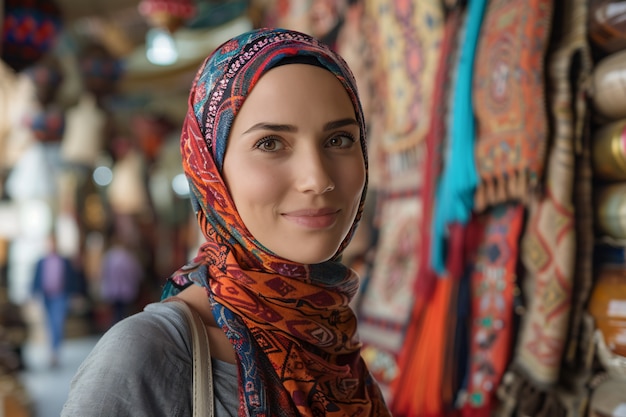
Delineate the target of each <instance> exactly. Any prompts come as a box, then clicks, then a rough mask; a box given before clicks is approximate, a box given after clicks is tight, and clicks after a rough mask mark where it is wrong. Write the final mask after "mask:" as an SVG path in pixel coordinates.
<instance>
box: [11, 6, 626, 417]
mask: <svg viewBox="0 0 626 417" xmlns="http://www.w3.org/2000/svg"><path fill="white" fill-rule="evenodd" d="M261 26H282V27H288V28H292V29H297V30H300V31H302V32H306V33H310V34H312V35H314V36H316V37H318V38H319V39H321V40H322V41H323V42H325V43H327V44H328V45H329V46H330V47H331V48H334V49H335V50H336V51H338V52H339V53H340V54H341V55H342V56H343V57H344V58H345V59H346V61H347V62H348V64H349V65H350V67H351V68H352V70H353V72H354V74H355V78H356V80H357V84H358V87H359V90H360V95H361V99H362V104H363V109H364V113H365V116H366V121H367V125H368V145H369V148H368V152H369V163H370V165H369V174H370V177H369V190H368V197H367V201H366V210H365V214H364V217H363V219H362V221H361V225H360V227H359V229H358V233H357V235H356V236H355V238H354V239H353V241H352V242H351V244H350V246H349V247H348V248H347V250H346V252H345V255H344V258H343V261H344V262H345V263H347V264H348V265H349V266H351V267H352V268H354V269H355V270H356V271H357V272H358V273H359V274H360V276H361V278H362V279H361V288H360V291H359V293H358V294H357V297H356V298H355V299H354V300H353V307H354V309H355V312H356V313H357V316H358V319H359V331H360V338H361V341H362V342H363V349H362V355H363V357H364V359H365V361H366V362H367V364H368V367H369V368H370V370H371V371H372V373H373V375H374V376H375V377H376V379H377V380H378V381H379V383H380V386H381V388H382V390H383V393H384V395H385V396H386V399H387V400H388V403H389V404H390V407H391V408H392V411H393V414H394V416H396V417H421V416H424V417H434V416H441V417H461V416H462V417H482V416H484V417H491V416H514V415H525V416H568V417H570V416H571V417H579V416H583V415H589V416H599V415H602V416H618V415H620V416H623V415H624V414H623V410H624V408H625V407H626V198H624V196H625V195H626V146H625V145H624V143H625V141H624V138H625V137H626V134H625V132H626V94H624V87H623V86H624V85H626V1H623V0H622V1H620V0H506V1H504V0H471V1H465V0H0V30H1V32H0V33H1V34H2V39H1V41H2V43H1V44H0V417H5V416H10V417H26V416H28V417H48V416H53V415H59V412H60V410H61V407H62V404H63V402H64V401H65V398H66V395H67V391H68V388H69V381H70V378H71V377H72V375H73V374H74V373H75V372H76V369H77V367H78V365H79V364H80V362H81V361H82V360H83V358H84V357H85V355H87V353H88V352H89V351H90V349H91V348H92V347H93V345H94V344H95V343H96V341H97V340H98V338H99V336H100V335H101V334H102V333H103V332H105V331H106V330H107V329H108V328H109V327H110V326H112V325H113V324H114V323H115V322H116V321H118V320H120V319H121V318H123V317H126V316H128V315H130V314H133V313H135V312H137V311H140V310H141V309H142V308H143V307H144V306H145V305H146V304H147V303H150V302H153V301H157V300H158V299H159V295H160V292H161V287H162V286H163V284H164V283H165V279H166V278H167V277H168V276H169V275H170V274H171V273H172V272H173V271H175V270H176V269H177V268H178V267H180V266H181V265H183V264H184V263H185V262H186V261H187V260H188V259H189V258H190V257H191V256H193V255H194V254H195V251H196V248H197V247H198V245H199V244H200V240H201V235H200V233H199V231H198V228H197V226H196V222H195V219H194V218H193V216H191V214H192V213H191V208H190V204H189V199H188V189H187V183H186V180H185V178H184V177H183V175H182V169H181V167H180V165H181V161H180V154H179V150H178V140H179V133H180V129H181V125H182V121H183V117H184V115H185V113H186V111H187V95H188V92H189V89H190V85H191V82H192V79H193V76H194V74H195V72H196V70H197V68H198V66H199V65H200V64H201V62H202V60H203V59H204V58H205V57H206V56H207V55H208V54H209V53H210V52H211V51H212V50H213V49H214V48H215V47H216V46H218V45H219V44H221V43H222V42H223V41H225V40H226V39H229V38H230V37H232V36H234V35H237V34H239V33H241V32H244V31H247V30H248V29H251V28H255V27H261ZM120 277H122V278H123V279H122V280H119V278H120ZM116 278H118V279H116ZM620 410H621V411H620ZM620 413H621V414H620Z"/></svg>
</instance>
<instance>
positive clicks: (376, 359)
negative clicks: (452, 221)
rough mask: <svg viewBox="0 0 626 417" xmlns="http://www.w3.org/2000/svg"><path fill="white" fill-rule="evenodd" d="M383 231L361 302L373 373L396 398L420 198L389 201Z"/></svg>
mask: <svg viewBox="0 0 626 417" xmlns="http://www.w3.org/2000/svg"><path fill="white" fill-rule="evenodd" d="M381 204H382V207H381V208H380V209H379V216H380V218H381V219H384V221H383V222H382V223H381V224H380V225H379V226H378V227H377V229H378V234H379V238H378V241H377V244H376V253H375V257H374V260H373V267H372V270H371V272H370V273H369V275H368V276H367V277H366V279H367V286H366V289H365V292H364V293H363V294H362V295H361V299H360V301H359V305H360V307H359V310H358V317H359V334H360V336H361V341H362V342H363V349H362V351H361V354H362V355H363V358H364V359H365V361H366V363H367V364H368V367H369V369H370V372H372V374H373V375H374V376H375V378H376V379H377V380H378V382H379V384H380V385H381V389H382V390H383V393H385V396H386V398H388V399H389V398H390V393H389V385H390V384H391V382H392V381H393V380H394V379H395V378H396V377H397V376H398V374H399V372H400V369H399V368H398V354H399V352H400V349H401V348H402V346H403V342H404V329H405V327H406V325H407V323H408V322H409V317H410V316H411V306H412V305H413V304H412V303H413V299H414V297H415V295H414V290H413V288H414V286H415V278H416V277H417V269H418V266H419V259H418V258H417V257H416V256H415V254H416V253H418V249H419V244H420V242H422V236H421V230H420V229H419V228H418V227H416V225H417V224H419V222H420V220H421V217H422V213H421V206H420V198H419V196H418V195H417V194H414V195H407V196H400V197H396V198H389V197H387V198H384V200H383V202H382V203H381Z"/></svg>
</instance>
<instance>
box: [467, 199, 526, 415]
mask: <svg viewBox="0 0 626 417" xmlns="http://www.w3.org/2000/svg"><path fill="white" fill-rule="evenodd" d="M524 214H525V212H524V208H523V206H521V205H520V204H514V203H509V204H505V205H498V206H495V207H493V208H491V209H489V210H488V211H487V212H485V214H484V215H481V216H479V217H478V218H476V220H475V221H477V222H479V223H483V227H484V236H483V238H482V239H481V243H480V245H479V247H478V250H477V255H476V259H475V261H474V265H473V266H472V270H471V274H470V284H471V306H472V307H471V325H470V348H469V350H470V351H469V358H468V364H469V370H468V374H467V386H466V388H465V391H466V394H465V398H466V399H465V403H464V404H463V407H462V416H464V417H469V416H472V417H482V416H484V417H488V416H491V415H492V414H493V412H494V411H495V409H496V406H497V399H496V389H497V388H498V386H499V385H500V382H501V379H502V377H503V375H504V373H505V371H506V367H507V365H508V363H509V360H510V351H511V340H512V337H513V334H514V332H515V331H516V330H517V329H516V328H515V326H514V321H513V305H514V298H515V293H516V291H517V286H518V280H517V269H518V260H519V251H520V247H519V237H520V234H521V232H522V225H523V222H524Z"/></svg>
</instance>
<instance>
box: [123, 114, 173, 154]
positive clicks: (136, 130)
mask: <svg viewBox="0 0 626 417" xmlns="http://www.w3.org/2000/svg"><path fill="white" fill-rule="evenodd" d="M131 128H132V131H133V134H134V136H135V137H136V138H137V141H138V143H139V148H140V149H141V151H142V152H143V154H144V156H145V157H146V159H147V161H148V163H152V162H154V160H155V159H156V158H157V157H158V155H159V152H160V151H161V147H162V146H163V142H164V141H165V138H166V136H167V134H168V133H170V132H171V131H172V130H173V129H174V124H173V123H172V122H171V121H170V120H168V118H167V116H165V115H161V114H150V113H143V114H137V115H135V116H133V118H132V121H131Z"/></svg>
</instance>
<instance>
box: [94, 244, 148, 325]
mask: <svg viewBox="0 0 626 417" xmlns="http://www.w3.org/2000/svg"><path fill="white" fill-rule="evenodd" d="M142 280H143V266H142V264H141V262H140V260H139V258H138V257H137V255H136V254H135V252H134V251H133V249H132V247H131V246H130V244H129V243H128V242H127V241H126V240H124V239H122V238H121V237H118V236H114V237H113V239H112V242H111V246H110V247H109V249H108V250H107V251H106V253H105V254H104V257H103V258H102V265H101V271H100V296H101V297H102V299H103V300H104V301H105V302H107V303H109V305H110V306H111V308H112V321H111V323H110V325H113V324H115V323H117V322H118V321H120V320H122V319H123V318H125V317H127V316H128V315H129V314H130V313H131V312H132V311H131V308H132V306H133V303H135V302H136V301H137V298H138V296H139V289H140V284H141V281H142Z"/></svg>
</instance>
